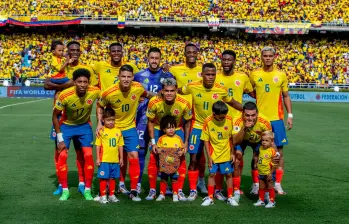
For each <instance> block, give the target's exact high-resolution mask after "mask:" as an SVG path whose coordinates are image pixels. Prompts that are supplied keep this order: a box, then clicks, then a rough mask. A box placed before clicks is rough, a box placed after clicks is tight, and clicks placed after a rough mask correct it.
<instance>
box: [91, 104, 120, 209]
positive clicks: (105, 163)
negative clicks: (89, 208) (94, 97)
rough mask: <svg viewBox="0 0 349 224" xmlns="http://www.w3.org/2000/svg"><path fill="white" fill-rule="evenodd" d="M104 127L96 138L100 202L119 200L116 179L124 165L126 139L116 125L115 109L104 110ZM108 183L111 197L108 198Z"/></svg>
mask: <svg viewBox="0 0 349 224" xmlns="http://www.w3.org/2000/svg"><path fill="white" fill-rule="evenodd" d="M103 122H104V128H103V129H101V130H100V132H99V135H97V139H96V143H95V145H96V151H97V152H96V154H97V159H96V165H97V166H98V174H97V177H98V178H99V202H100V203H102V204H106V203H108V202H119V200H118V199H117V198H116V197H115V195H114V192H115V186H116V180H115V179H117V178H119V177H120V167H122V166H123V145H124V139H123V137H122V134H121V131H120V129H118V128H116V127H115V111H114V110H113V109H111V108H106V109H105V110H104V112H103ZM107 185H108V187H109V197H108V199H107V195H106V194H107Z"/></svg>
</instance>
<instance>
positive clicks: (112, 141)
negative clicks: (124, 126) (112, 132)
mask: <svg viewBox="0 0 349 224" xmlns="http://www.w3.org/2000/svg"><path fill="white" fill-rule="evenodd" d="M115 146H116V139H115V138H111V139H109V147H115Z"/></svg>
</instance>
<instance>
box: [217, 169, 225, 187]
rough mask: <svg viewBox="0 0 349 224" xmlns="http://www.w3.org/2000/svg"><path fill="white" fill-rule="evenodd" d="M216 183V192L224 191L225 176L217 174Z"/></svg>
mask: <svg viewBox="0 0 349 224" xmlns="http://www.w3.org/2000/svg"><path fill="white" fill-rule="evenodd" d="M215 181H216V190H217V191H221V190H222V189H223V181H224V175H222V174H221V173H219V172H217V173H216V176H215Z"/></svg>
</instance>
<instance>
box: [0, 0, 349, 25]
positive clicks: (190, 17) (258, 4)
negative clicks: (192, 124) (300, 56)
mask: <svg viewBox="0 0 349 224" xmlns="http://www.w3.org/2000/svg"><path fill="white" fill-rule="evenodd" d="M348 5H349V4H348V0H344V1H338V0H302V1H298V0H278V1H276V0H273V1H263V0H247V1H243V0H197V1H191V0H175V1H174V0H172V1H166V0H128V1H124V0H119V1H112V0H103V1H96V0H86V1H85V0H84V1H82V0H62V1H53V0H28V1H20V0H13V1H2V2H1V3H0V15H10V16H16V15H30V16H49V15H79V16H86V17H87V16H92V17H99V16H111V17H114V16H115V17H116V16H120V15H122V16H123V15H126V16H127V17H128V18H131V19H139V18H142V19H147V20H161V19H163V18H165V17H167V18H171V19H174V20H177V21H182V20H186V21H205V20H206V19H207V16H216V17H219V18H221V19H226V20H236V19H242V20H265V21H267V20H269V21H310V22H317V21H320V22H336V23H343V22H344V23H348V22H349V9H348ZM8 9H10V10H8Z"/></svg>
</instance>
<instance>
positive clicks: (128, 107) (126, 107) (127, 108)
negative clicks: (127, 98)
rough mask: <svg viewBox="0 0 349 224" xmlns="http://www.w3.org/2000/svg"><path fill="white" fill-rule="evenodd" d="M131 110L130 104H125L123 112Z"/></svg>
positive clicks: (122, 108)
mask: <svg viewBox="0 0 349 224" xmlns="http://www.w3.org/2000/svg"><path fill="white" fill-rule="evenodd" d="M129 110H130V104H123V105H122V107H121V111H122V112H127V111H129Z"/></svg>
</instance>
